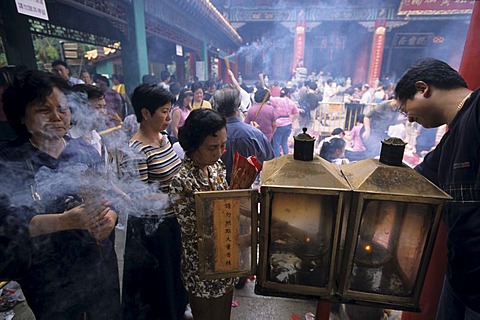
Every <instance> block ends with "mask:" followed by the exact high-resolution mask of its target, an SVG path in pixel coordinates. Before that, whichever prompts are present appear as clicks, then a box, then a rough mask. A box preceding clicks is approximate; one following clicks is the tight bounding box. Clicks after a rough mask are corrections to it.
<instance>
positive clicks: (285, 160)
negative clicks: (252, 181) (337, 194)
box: [261, 154, 351, 191]
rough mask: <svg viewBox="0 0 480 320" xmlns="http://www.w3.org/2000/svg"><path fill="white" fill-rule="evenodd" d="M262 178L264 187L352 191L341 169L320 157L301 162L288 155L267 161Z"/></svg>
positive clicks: (264, 164)
mask: <svg viewBox="0 0 480 320" xmlns="http://www.w3.org/2000/svg"><path fill="white" fill-rule="evenodd" d="M261 177H262V179H261V185H262V186H281V187H295V188H305V189H307V188H308V189H312V188H313V189H324V190H337V191H351V187H350V186H349V184H348V182H347V181H346V180H345V178H344V177H343V176H342V174H341V172H340V169H339V167H338V166H336V165H334V164H332V163H330V162H328V161H326V160H324V159H322V158H320V157H319V156H314V157H313V160H312V161H300V160H295V159H293V155H291V154H287V155H284V156H282V157H279V158H275V159H272V160H270V161H265V162H264V163H263V170H262V176H261Z"/></svg>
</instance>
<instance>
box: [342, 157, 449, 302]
mask: <svg viewBox="0 0 480 320" xmlns="http://www.w3.org/2000/svg"><path fill="white" fill-rule="evenodd" d="M342 173H343V174H344V175H345V178H346V179H347V181H348V182H349V183H350V184H351V186H352V190H353V196H352V201H351V205H350V210H349V218H348V219H347V220H348V224H347V230H348V232H347V233H346V236H345V245H344V250H343V253H344V255H343V257H342V260H343V262H342V264H341V266H342V270H341V272H340V274H341V275H342V276H341V277H339V280H340V287H339V296H340V297H342V299H343V300H346V301H348V300H350V301H360V302H361V303H363V304H372V305H375V306H380V305H382V306H384V307H390V308H393V307H395V308H397V309H400V308H401V309H404V310H416V309H418V307H419V305H418V301H419V298H420V293H421V289H422V287H423V282H424V279H425V275H426V271H427V267H428V262H429V260H430V255H431V251H432V249H433V245H434V241H435V236H436V232H437V230H438V226H439V223H440V217H441V210H442V206H443V202H444V201H445V200H447V199H449V198H450V197H449V196H448V195H447V194H445V193H444V192H443V191H442V190H440V189H438V188H437V187H436V186H435V185H433V184H432V183H431V182H430V181H428V180H427V179H425V178H424V177H423V176H421V175H420V174H418V173H417V172H416V171H414V170H412V169H411V168H409V167H407V166H403V165H400V166H390V165H385V164H383V163H381V162H379V160H375V159H366V160H363V161H359V162H356V163H352V164H347V165H343V166H342Z"/></svg>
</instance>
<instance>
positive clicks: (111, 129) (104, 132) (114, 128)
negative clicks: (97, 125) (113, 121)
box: [98, 125, 122, 135]
mask: <svg viewBox="0 0 480 320" xmlns="http://www.w3.org/2000/svg"><path fill="white" fill-rule="evenodd" d="M120 129H122V125H118V126H116V127H112V128H108V129H105V130H103V131H100V132H99V133H98V134H99V135H103V134H107V133H110V132H113V131H117V130H120Z"/></svg>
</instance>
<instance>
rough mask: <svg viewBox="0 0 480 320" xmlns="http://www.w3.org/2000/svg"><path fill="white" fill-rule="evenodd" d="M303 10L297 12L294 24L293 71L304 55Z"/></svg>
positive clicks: (301, 62)
mask: <svg viewBox="0 0 480 320" xmlns="http://www.w3.org/2000/svg"><path fill="white" fill-rule="evenodd" d="M305 26H306V23H305V12H304V11H303V10H301V11H300V12H299V13H298V17H297V22H296V24H295V45H294V48H293V73H295V69H296V68H297V67H299V66H300V64H302V66H301V67H303V58H304V56H305Z"/></svg>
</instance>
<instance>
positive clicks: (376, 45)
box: [367, 19, 387, 85]
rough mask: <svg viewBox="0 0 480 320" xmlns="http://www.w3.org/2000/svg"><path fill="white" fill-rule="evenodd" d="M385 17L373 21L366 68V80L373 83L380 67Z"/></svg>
mask: <svg viewBox="0 0 480 320" xmlns="http://www.w3.org/2000/svg"><path fill="white" fill-rule="evenodd" d="M385 25H386V23H385V19H379V20H377V21H376V22H375V30H374V32H375V33H374V35H373V44H372V53H371V55H370V67H369V69H368V81H367V83H369V84H370V85H373V83H374V82H375V80H376V79H379V78H380V70H381V68H382V57H383V49H384V47H385V35H386V32H387V29H386V28H385Z"/></svg>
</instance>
